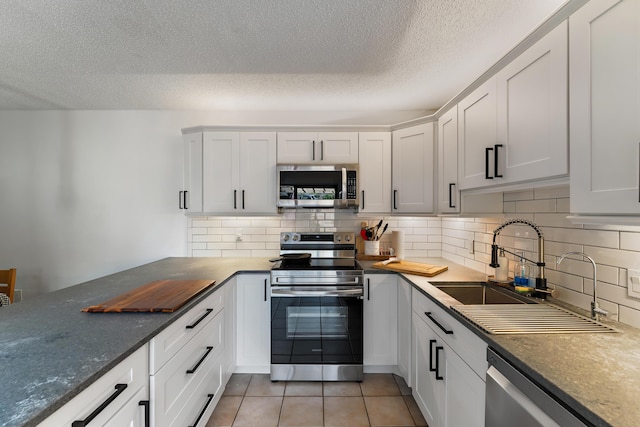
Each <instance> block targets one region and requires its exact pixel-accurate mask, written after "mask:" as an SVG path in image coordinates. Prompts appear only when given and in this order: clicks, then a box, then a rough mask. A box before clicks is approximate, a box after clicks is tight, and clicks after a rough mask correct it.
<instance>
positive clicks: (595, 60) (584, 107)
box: [569, 0, 640, 215]
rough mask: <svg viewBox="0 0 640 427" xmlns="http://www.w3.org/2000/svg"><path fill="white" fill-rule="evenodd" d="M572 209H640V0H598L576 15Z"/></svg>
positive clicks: (573, 26) (572, 44) (573, 36)
mask: <svg viewBox="0 0 640 427" xmlns="http://www.w3.org/2000/svg"><path fill="white" fill-rule="evenodd" d="M569 29H570V30H569V31H570V34H569V45H570V49H569V51H570V56H569V70H570V71H569V73H570V74H569V81H570V87H571V93H570V112H571V116H570V123H571V131H570V135H571V141H570V144H571V212H573V213H579V214H580V213H581V214H636V215H637V214H638V213H640V203H639V196H638V191H639V188H638V174H639V173H638V169H639V166H638V146H639V144H640V72H639V71H638V70H640V1H639V0H623V1H617V0H601V1H597V2H596V1H592V2H589V3H587V4H586V5H585V6H583V7H582V8H581V9H580V10H578V11H577V12H575V13H574V14H573V15H572V16H571V18H570V19H569Z"/></svg>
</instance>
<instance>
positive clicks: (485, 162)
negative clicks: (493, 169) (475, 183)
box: [484, 147, 493, 179]
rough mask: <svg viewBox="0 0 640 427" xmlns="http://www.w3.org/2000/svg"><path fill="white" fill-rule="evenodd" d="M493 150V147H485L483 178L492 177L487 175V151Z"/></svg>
mask: <svg viewBox="0 0 640 427" xmlns="http://www.w3.org/2000/svg"><path fill="white" fill-rule="evenodd" d="M490 151H493V148H491V147H487V148H485V151H484V178H485V179H493V177H492V176H489V152H490Z"/></svg>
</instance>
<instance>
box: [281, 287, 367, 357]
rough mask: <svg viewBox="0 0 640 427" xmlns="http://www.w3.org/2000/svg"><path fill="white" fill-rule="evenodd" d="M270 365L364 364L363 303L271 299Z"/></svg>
mask: <svg viewBox="0 0 640 427" xmlns="http://www.w3.org/2000/svg"><path fill="white" fill-rule="evenodd" d="M271 312H272V313H271V314H272V319H271V363H274V364H278V363H281V364H318V363H324V364H362V300H360V299H358V298H353V297H273V296H272V298H271Z"/></svg>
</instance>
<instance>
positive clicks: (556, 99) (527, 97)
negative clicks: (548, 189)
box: [496, 21, 569, 182]
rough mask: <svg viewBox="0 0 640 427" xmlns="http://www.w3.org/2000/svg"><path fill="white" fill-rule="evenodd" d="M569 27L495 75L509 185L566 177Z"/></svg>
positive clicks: (502, 161)
mask: <svg viewBox="0 0 640 427" xmlns="http://www.w3.org/2000/svg"><path fill="white" fill-rule="evenodd" d="M567 27H568V24H567V22H566V21H565V22H563V23H561V24H560V25H558V26H557V27H556V28H555V29H554V30H552V31H551V32H550V33H549V34H547V35H546V36H544V37H543V38H542V39H540V40H539V41H538V42H537V43H535V44H534V45H533V46H531V47H530V48H529V49H527V50H526V51H525V52H524V53H522V54H521V55H520V56H518V57H517V58H516V59H515V60H513V61H512V62H511V63H510V64H508V65H507V66H506V67H505V68H503V69H502V70H501V71H500V72H498V74H497V75H496V85H497V105H498V110H497V117H498V144H502V145H503V148H501V149H500V150H499V151H498V156H499V161H498V171H499V172H500V174H503V175H504V177H505V180H506V181H508V182H518V181H524V180H531V179H538V178H548V177H553V176H558V175H566V174H567V173H568V167H569V165H568V148H569V147H568V132H567V129H568V122H567V121H568V102H567V98H568V87H567V85H568V72H567V71H568V70H567V58H568V53H567V50H568V40H567V37H568V34H567V32H568V28H567Z"/></svg>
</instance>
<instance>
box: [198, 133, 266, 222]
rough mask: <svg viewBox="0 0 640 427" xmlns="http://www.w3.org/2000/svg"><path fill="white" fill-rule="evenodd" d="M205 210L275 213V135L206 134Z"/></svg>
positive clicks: (204, 170)
mask: <svg viewBox="0 0 640 427" xmlns="http://www.w3.org/2000/svg"><path fill="white" fill-rule="evenodd" d="M202 144H203V148H202V152H203V154H202V156H203V184H202V185H203V211H204V212H206V213H225V214H246V213H275V212H276V203H275V202H276V196H275V187H276V185H275V179H276V170H275V166H276V134H275V132H204V134H203V141H202Z"/></svg>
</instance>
